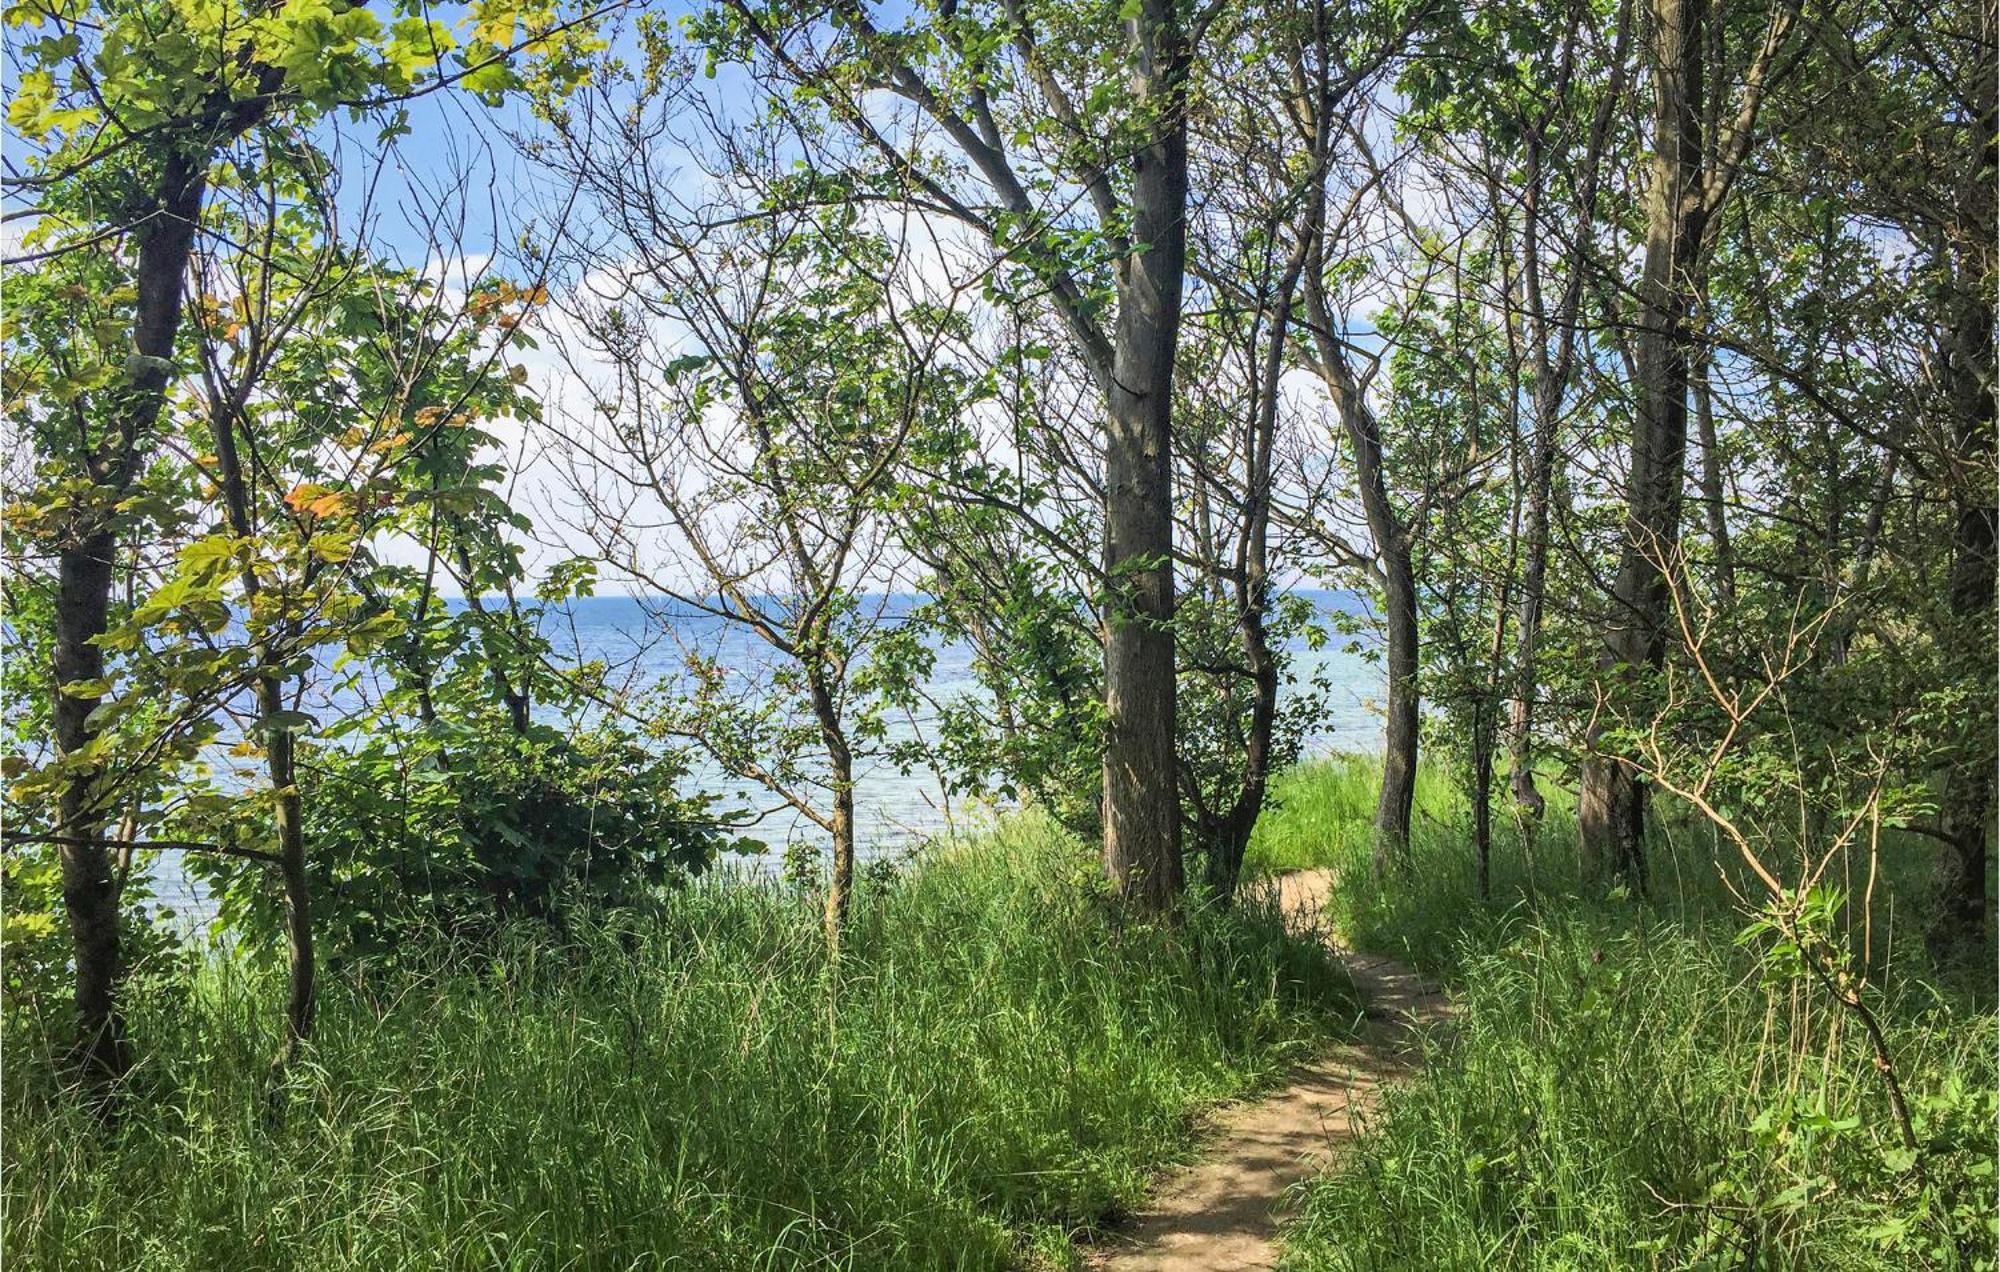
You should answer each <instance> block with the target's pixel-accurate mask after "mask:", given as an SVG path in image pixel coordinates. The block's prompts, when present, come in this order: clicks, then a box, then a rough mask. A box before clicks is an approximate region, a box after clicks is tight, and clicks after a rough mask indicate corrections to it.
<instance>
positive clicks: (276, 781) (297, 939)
mask: <svg viewBox="0 0 2000 1272" xmlns="http://www.w3.org/2000/svg"><path fill="white" fill-rule="evenodd" d="M268 657H269V651H260V652H259V655H258V659H259V661H260V662H261V661H265V660H266V659H268ZM284 709H285V701H284V686H283V682H282V681H281V680H280V679H279V678H278V677H277V676H275V675H266V676H260V677H259V678H258V681H257V711H258V714H259V715H260V716H262V717H263V719H264V721H265V734H264V762H265V772H266V773H268V774H269V776H270V779H271V790H272V792H273V796H272V798H273V801H274V803H273V808H272V817H273V821H274V822H275V825H276V830H277V836H278V873H279V875H280V876H281V877H282V878H283V880H284V885H285V955H286V959H287V961H288V964H289V966H290V977H289V982H288V984H289V989H288V993H287V996H286V1000H285V1042H284V1046H283V1048H282V1049H281V1050H280V1051H279V1053H278V1059H277V1064H278V1065H279V1066H280V1067H282V1066H283V1065H285V1064H287V1063H289V1062H290V1060H291V1059H292V1057H294V1056H296V1055H297V1054H298V1051H299V1048H300V1047H301V1046H302V1045H304V1044H305V1042H306V1041H307V1040H308V1039H310V1038H311V1037H312V1032H313V1016H314V1009H315V1006H316V1004H317V1002H318V990H317V980H318V976H317V965H316V962H315V959H314V956H313V929H312V887H311V885H310V883H309V882H308V881H307V878H306V841H305V823H304V806H303V802H302V801H301V799H300V797H299V786H298V780H299V775H298V765H297V761H296V755H297V747H296V735H295V734H294V733H293V732H292V730H290V729H277V728H273V727H272V721H274V720H275V719H276V718H277V717H278V714H279V713H280V712H282V711H283V710H284Z"/></svg>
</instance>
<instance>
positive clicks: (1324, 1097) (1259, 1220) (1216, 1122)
mask: <svg viewBox="0 0 2000 1272" xmlns="http://www.w3.org/2000/svg"><path fill="white" fill-rule="evenodd" d="M1276 882H1277V886H1278V889H1279V898H1280V901H1281V903H1282V904H1283V907H1284V910H1285V913H1286V914H1287V915H1288V916H1290V918H1291V920H1292V922H1293V923H1294V924H1295V925H1297V926H1299V927H1301V928H1311V929H1315V930H1318V931H1319V932H1320V933H1321V934H1322V936H1323V937H1324V938H1325V939H1326V940H1328V941H1330V942H1332V941H1335V940H1336V937H1335V934H1334V933H1333V932H1332V930H1331V928H1330V926H1329V925H1328V924H1327V922H1326V920H1325V918H1324V915H1323V910H1324V906H1325V901H1326V897H1327V894H1328V892H1329V891H1330V889H1331V887H1332V883H1333V876H1332V874H1331V873H1330V872H1328V871H1325V870H1301V871H1296V872H1293V873H1290V874H1286V875H1283V876H1281V877H1280V878H1279V879H1278V880H1277V881H1276ZM1335 948H1336V950H1337V951H1338V953H1339V955H1340V959H1341V962H1342V963H1343V964H1344V965H1345V966H1346V968H1347V972H1348V975H1349V976H1351V977H1352V978H1353V980H1354V987H1355V989H1356V990H1358V991H1359V992H1360V994H1361V997H1362V1000H1363V1002H1364V1003H1366V1005H1367V1015H1368V1023H1367V1027H1366V1028H1365V1029H1364V1030H1363V1031H1362V1034H1361V1036H1360V1037H1359V1038H1358V1039H1356V1040H1355V1041H1354V1042H1352V1043H1346V1044H1343V1045H1340V1046H1337V1047H1334V1048H1333V1049H1331V1050H1329V1051H1327V1052H1325V1053H1324V1054H1322V1055H1320V1056H1319V1057H1318V1058H1316V1059H1315V1060H1313V1061H1312V1062H1310V1063H1308V1064H1306V1065H1304V1066H1302V1067H1301V1068H1299V1069H1298V1070H1297V1071H1296V1072H1294V1073H1293V1074H1292V1076H1291V1080H1290V1081H1289V1083H1288V1084H1287V1085H1286V1086H1285V1087H1283V1088H1282V1089H1281V1090H1279V1091H1276V1092H1275V1093H1273V1094H1271V1095H1270V1096H1269V1097H1267V1098H1265V1099H1262V1100H1258V1101H1256V1102H1254V1103H1246V1104H1240V1105H1233V1106H1230V1107H1228V1108H1225V1109H1223V1110H1221V1111H1220V1112H1218V1113H1217V1114H1216V1115H1215V1116H1214V1118H1213V1119H1211V1122H1210V1125H1209V1128H1208V1133H1207V1134H1206V1135H1205V1136H1204V1140H1205V1144H1204V1149H1203V1152H1202V1155H1201V1157H1200V1159H1199V1160H1197V1161H1196V1162H1194V1163H1193V1164H1192V1165H1191V1166H1189V1167H1188V1168H1187V1169H1185V1170H1183V1171H1181V1172H1180V1173H1178V1174H1176V1175H1173V1176H1170V1177H1169V1178H1168V1179H1167V1180H1165V1181H1164V1182H1163V1184H1162V1185H1161V1187H1160V1189H1159V1190H1158V1191H1157V1192H1156V1193H1155V1194H1154V1197H1153V1200H1152V1204H1151V1205H1150V1206H1149V1207H1148V1208H1147V1209H1145V1210H1144V1211H1142V1212H1140V1213H1139V1214H1137V1215H1135V1216H1134V1217H1133V1218H1132V1220H1131V1221H1130V1222H1129V1223H1128V1224H1126V1225H1125V1226H1124V1228H1123V1229H1122V1230H1121V1231H1119V1232H1118V1233H1117V1234H1115V1235H1114V1236H1112V1237H1111V1238H1109V1239H1108V1240H1107V1241H1106V1243H1105V1245H1104V1246H1103V1247H1102V1248H1101V1249H1100V1250H1099V1252H1098V1253H1097V1255H1096V1257H1095V1258H1094V1260H1093V1261H1092V1267H1093V1268H1095V1269H1097V1270H1098V1272H1241V1270H1247V1269H1253V1268H1270V1267H1273V1266H1275V1265H1276V1263H1277V1259H1278V1232H1279V1228H1280V1226H1281V1225H1282V1223H1283V1222H1284V1220H1285V1217H1286V1214H1285V1212H1286V1209H1287V1206H1288V1204H1289V1203H1290V1202H1291V1201H1292V1200H1293V1197H1294V1194H1293V1191H1292V1190H1293V1185H1295V1184H1297V1183H1299V1182H1300V1181H1302V1180H1305V1179H1307V1178H1310V1177H1312V1176H1314V1175H1316V1174H1318V1173H1319V1172H1320V1171H1321V1170H1323V1169H1324V1168H1325V1165H1326V1162H1327V1160H1328V1159H1329V1158H1330V1157H1331V1156H1332V1155H1333V1154H1335V1153H1338V1152H1339V1151H1340V1149H1341V1146H1342V1144H1344V1143H1345V1142H1347V1141H1348V1140H1350V1139H1352V1138H1353V1137H1354V1136H1355V1135H1356V1134H1357V1133H1358V1131H1359V1129H1360V1126H1361V1123H1362V1121H1363V1120H1364V1119H1365V1118H1366V1116H1367V1115H1368V1113H1369V1112H1370V1111H1371V1110H1373V1109H1374V1108H1375V1107H1376V1105H1377V1104H1378V1103H1379V1102H1380V1100H1381V1092H1382V1089H1383V1087H1384V1086H1385V1085H1387V1084H1389V1083H1392V1082H1396V1081H1398V1080H1400V1079H1402V1078H1405V1077H1407V1076H1409V1075H1410V1072H1411V1069H1410V1059H1409V1053H1410V1043H1411V1042H1412V1040H1413V1037H1414V1034H1415V1032H1416V1031H1417V1030H1419V1029H1421V1028H1423V1027H1425V1026H1427V1025H1429V1024H1432V1023H1434V1022H1436V1021H1438V1020H1441V1019H1443V1018H1444V1016H1445V1015H1446V1013H1447V1012H1448V1010H1449V1008H1448V1005H1447V1003H1446V1001H1445V998H1444V995H1443V994H1441V993H1439V992H1438V991H1437V990H1436V989H1435V988H1433V987H1431V986H1430V985H1429V984H1428V983H1427V982H1426V981H1425V980H1424V979H1423V978H1422V977H1421V976H1420V975H1418V973H1417V972H1415V971H1414V970H1412V969H1411V968H1409V967H1407V966H1405V965H1403V964H1402V963H1399V962H1397V961H1395V960H1394V959H1388V958H1381V957H1377V956H1375V955H1372V954H1361V953H1357V952H1354V951H1352V950H1348V949H1345V948H1343V947H1341V946H1339V945H1338V944H1336V946H1335Z"/></svg>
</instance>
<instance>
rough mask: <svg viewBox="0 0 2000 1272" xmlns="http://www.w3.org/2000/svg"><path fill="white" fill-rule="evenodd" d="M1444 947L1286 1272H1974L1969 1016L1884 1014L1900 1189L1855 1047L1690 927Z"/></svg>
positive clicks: (1976, 1137)
mask: <svg viewBox="0 0 2000 1272" xmlns="http://www.w3.org/2000/svg"><path fill="white" fill-rule="evenodd" d="M1496 938H1497V939H1496ZM1467 941H1468V944H1467V947H1466V948H1464V949H1463V950H1461V951H1460V952H1459V953H1458V955H1457V957H1456V962H1457V963H1458V966H1459V971H1458V974H1457V975H1456V977H1455V978H1454V980H1453V983H1452V985H1453V990H1454V994H1455V997H1456V1001H1457V1003H1458V1013H1459V1014H1458V1018H1457V1019H1456V1021H1455V1022H1454V1023H1453V1025H1452V1026H1451V1028H1450V1030H1449V1031H1448V1032H1447V1033H1444V1034H1441V1035H1440V1036H1439V1037H1437V1038H1436V1039H1434V1040H1433V1041H1432V1044H1431V1045H1430V1046H1429V1047H1427V1048H1426V1050H1425V1052H1424V1055H1423V1058H1422V1062H1423V1064H1424V1066H1425V1077H1424V1078H1423V1080H1422V1081H1420V1082H1419V1083H1417V1084H1415V1085H1413V1086H1411V1087H1410V1088H1408V1089H1407V1090H1401V1091H1394V1092H1391V1093H1390V1094H1389V1096H1388V1097H1387V1104H1386V1108H1385V1109H1384V1112H1383V1114H1382V1116H1381V1119H1380V1121H1379V1123H1378V1124H1377V1125H1376V1127H1375V1128H1374V1130H1373V1132H1372V1133H1371V1134H1370V1135H1369V1136H1367V1137H1365V1138H1364V1139H1363V1140H1361V1141H1359V1142H1358V1143H1357V1144H1356V1146H1355V1151H1354V1153H1353V1154H1352V1155H1351V1156H1350V1157H1349V1158H1348V1159H1347V1160H1346V1161H1345V1162H1344V1163H1343V1166H1342V1168H1341V1169H1340V1170H1339V1171H1338V1172H1337V1173H1335V1174H1333V1175H1330V1176H1328V1177H1327V1178H1325V1179H1324V1180H1322V1181H1321V1182H1319V1183H1318V1184H1316V1185H1315V1186H1314V1188H1313V1189H1312V1190H1311V1192H1310V1193H1309V1194H1308V1197H1307V1203H1306V1209H1305V1215H1304V1217H1303V1219H1302V1220H1301V1222H1300V1225H1299V1226H1298V1228H1297V1229H1295V1231H1294V1235H1293V1238H1292V1247H1291V1251H1290V1255H1289V1257H1288V1260H1287V1263H1286V1266H1287V1267H1290V1268H1297V1269H1322V1268H1323V1269H1361V1268H1405V1267H1466V1266H1472V1265H1475V1264H1499V1265H1502V1266H1509V1267H1536V1268H1544V1267H1546V1268H1556V1267H1561V1268H1606V1269H1610V1268H1628V1267H1633V1266H1651V1267H1698V1268H1718V1269H1719V1268H1725V1267H1743V1266H1759V1267H1763V1266H1770V1267H1811V1268H1880V1267H1933V1268H1951V1267H1963V1268H1975V1267H1986V1266H1990V1265H1991V1263H1992V1261H1993V1254H1994V1242H1995V1232H1994V1227H1993V1222H1994V1221H1993V1216H1992V1213H1991V1201H1992V1189H1993V1170H1994V1149H1993V1143H1992V1123H1993V1118H1994V1116H1995V1112H1996V1107H1995V1100H1994V1092H1993V1089H1992V1086H1991V1083H1990V1081H1989V1080H1987V1079H1980V1080H1978V1081H1977V1083H1976V1084H1969V1083H1968V1081H1967V1075H1969V1074H1976V1073H1984V1072H1986V1070H1987V1067H1988V1066H1987V1056H1988V1053H1989V1052H1990V1049H1991V1048H1990V1041H1991V1035H1992V1030H1993V1025H1994V1022H1993V1017H1992V1016H1991V1015H1983V1014H1977V1013H1965V1012H1963V1011H1960V1010H1955V1009H1954V1007H1953V1005H1952V1004H1951V1003H1949V1002H1946V1001H1941V1000H1938V999H1935V998H1933V997H1931V995H1930V994H1929V993H1928V992H1926V991H1924V990H1923V989H1921V988H1914V987H1913V991H1912V994H1911V998H1910V1001H1908V1002H1906V1003H1905V1004H1904V1006H1903V1009H1902V1010H1901V1011H1900V1012H1899V1013H1898V1020H1897V1023H1896V1026H1895V1028H1894V1030H1893V1032H1892V1035H1891V1036H1892V1042H1893V1044H1894V1045H1895V1047H1896V1052H1897V1056H1898V1060H1899V1064H1900V1066H1901V1068H1902V1071H1903V1073H1904V1076H1905V1079H1906V1081H1908V1082H1910V1083H1911V1084H1913V1085H1914V1086H1915V1087H1916V1088H1917V1089H1919V1090H1921V1091H1923V1092H1924V1095H1923V1096H1922V1097H1921V1098H1920V1100H1919V1108H1920V1109H1921V1112H1920V1113H1919V1115H1918V1121H1919V1125H1920V1128H1921V1130H1920V1134H1921V1135H1922V1137H1923V1139H1924V1141H1925V1152H1926V1162H1927V1166H1926V1173H1925V1175H1924V1176H1923V1177H1921V1178H1917V1177H1913V1176H1912V1175H1911V1174H1909V1172H1908V1169H1907V1168H1908V1164H1909V1163H1908V1155H1907V1154H1906V1153H1905V1152H1904V1151H1903V1149H1902V1147H1901V1143H1900V1140H1899V1139H1898V1137H1897V1135H1896V1132H1895V1129H1894V1127H1893V1125H1892V1123H1891V1122H1890V1120H1889V1114H1888V1110H1887V1108H1886V1105H1885V1102H1884V1101H1883V1099H1882V1097H1881V1088H1880V1084H1879V1082H1878V1080H1877V1078H1876V1075H1875V1073H1874V1071H1873V1066H1872V1064H1871V1063H1870V1062H1869V1060H1868V1058H1867V1055H1866V1052H1865V1049H1864V1048H1863V1047H1862V1046H1861V1044H1860V1041H1859V1039H1858V1038H1857V1037H1856V1036H1855V1035H1856V1034H1857V1033H1858V1031H1857V1030H1855V1029H1853V1028H1852V1026H1851V1025H1849V1026H1846V1027H1844V1028H1843V1027H1842V1026H1841V1025H1840V1024H1839V1022H1838V1021H1837V1020H1836V1019H1835V1018H1834V1017H1835V1012H1834V1010H1833V1009H1831V1008H1830V1007H1821V1008H1819V1009H1816V1010H1811V1011H1806V1012H1797V1011H1794V1010H1790V1009H1788V1006H1789V1004H1790V1002H1791V1001H1792V1000H1790V998H1789V995H1788V994H1786V993H1784V992H1777V993H1773V992H1769V991H1766V990H1762V989H1759V988H1757V987H1756V984H1755V982H1754V981H1750V982H1746V981H1745V979H1744V976H1743V971H1744V968H1743V965H1742V960H1741V959H1740V958H1739V957H1736V956H1735V955H1734V951H1732V949H1731V947H1730V944H1729V942H1728V940H1727V939H1726V936H1725V934H1724V933H1722V932H1720V931H1718V930H1716V929H1715V928H1714V927H1713V926H1712V925H1711V926H1710V927H1709V928H1707V929H1706V930H1704V929H1701V928H1689V927H1683V926H1680V925H1674V924H1667V925H1663V926H1648V925H1646V924H1644V923H1640V922H1635V921H1633V919H1632V918H1630V917H1622V918H1621V917H1619V916H1615V915H1611V914H1602V913H1600V914H1589V913H1574V912H1572V913H1568V914H1562V915H1552V916H1550V917H1548V918H1545V919H1541V920H1535V919H1531V918H1529V917H1527V916H1525V915H1517V916H1516V917H1515V919H1514V920H1513V921H1510V922H1507V923H1504V924H1501V925H1499V926H1498V927H1497V928H1495V929H1493V930H1491V931H1488V932H1481V933H1479V934H1478V935H1477V936H1473V937H1468V938H1467ZM1829 1031H1831V1032H1832V1034H1833V1035H1834V1036H1836V1037H1837V1038H1838V1044H1837V1045H1835V1046H1833V1047H1832V1048H1831V1049H1829V1048H1828V1047H1827V1046H1826V1044H1825V1040H1826V1038H1827V1037H1828V1036H1829Z"/></svg>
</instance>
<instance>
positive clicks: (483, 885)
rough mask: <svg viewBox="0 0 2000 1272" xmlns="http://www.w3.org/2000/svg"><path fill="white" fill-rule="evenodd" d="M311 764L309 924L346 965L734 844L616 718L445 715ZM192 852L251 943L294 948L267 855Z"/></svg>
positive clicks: (626, 891)
mask: <svg viewBox="0 0 2000 1272" xmlns="http://www.w3.org/2000/svg"><path fill="white" fill-rule="evenodd" d="M301 769H302V771H303V772H304V774H305V775H306V780H305V781H304V783H303V786H302V794H303V797H304V799H303V802H304V806H305V815H306V828H305V829H306V844H307V854H306V855H307V868H308V875H309V880H310V883H311V886H312V892H313V914H314V925H315V929H316V932H317V935H318V940H319V944H320V951H321V955H322V957H323V958H324V959H325V961H326V962H327V963H328V964H329V965H331V966H336V967H337V966H339V965H340V964H342V963H344V962H347V961H353V960H360V961H366V962H369V963H372V964H377V965H379V964H383V963H388V962H394V961H398V960H403V959H407V958H409V957H411V956H412V955H413V954H414V953H416V952H417V951H419V950H421V949H423V947H424V946H426V945H428V944H430V943H433V942H436V941H438V940H444V941H446V942H448V943H451V942H455V943H459V944H469V945H474V946H478V945H482V944H486V943H489V942H490V941H491V940H492V939H493V938H494V937H495V936H496V934H497V933H498V932H499V931H500V930H501V929H502V928H503V927H504V926H505V925H506V924H507V923H509V922H510V921H513V920H516V919H523V918H530V919H539V920H542V921H544V922H549V923H557V924H560V923H562V922H564V921H566V920H567V918H568V917H569V916H571V915H572V914H576V913H580V912H584V911H593V912H595V911H601V910H604V909H607V908H617V907H620V906H629V905H634V904H640V903H643V902H645V901H647V900H648V899H650V898H651V897H652V896H654V895H655V894H656V892H657V889H658V887H659V885H661V884H663V883H665V882H667V881H669V880H670V879H675V878H684V877H686V876H687V875H688V874H690V873H692V872H695V871H699V870H702V869H705V868H706V867H707V866H708V865H709V864H710V862H711V861H712V860H713V859H714V856H715V853H716V851H717V849H718V848H719V846H720V845H721V843H722V840H723V836H722V834H721V832H720V830H719V829H718V828H717V826H716V824H715V822H714V819H713V818H712V817H710V816H709V814H708V812H707V808H708V803H709V801H708V800H706V799H703V798H700V797H692V796H683V795H681V794H679V793H678V789H677V787H678V784H679V783H680V781H681V780H682V778H683V777H684V776H685V768H684V765H683V763H682V762H681V760H680V759H679V758H678V757H677V756H676V755H674V754H672V753H666V754H656V753H653V752H649V751H647V750H646V749H644V748H642V747H641V746H639V745H638V744H637V743H636V742H635V741H633V740H632V739H630V738H629V737H626V736H625V735H623V734H621V733H619V732H617V731H614V730H611V729H608V728H599V729H595V730H588V731H584V732H581V733H578V734H576V735H574V736H570V735H565V734H562V733H559V732H558V731H556V730H554V729H551V728H547V727H544V726H539V725H537V726H535V727H533V728H531V729H530V731H529V732H528V733H527V734H526V735H517V734H515V733H513V732H512V731H510V730H507V729H505V728H501V727H496V726H494V725H493V723H492V722H491V721H483V722H481V721H474V722H473V723H471V724H467V725H464V726H459V727H452V726H448V725H439V726H434V727H433V728H432V729H431V730H430V731H428V732H424V733H420V734H419V735H417V736H414V737H405V738H395V739H391V740H384V739H383V738H382V736H381V735H370V736H369V737H368V738H367V739H366V741H365V742H364V743H363V744H362V745H360V746H359V747H357V748H355V749H353V750H346V749H342V748H340V747H338V746H321V747H318V748H315V749H314V750H313V751H312V752H311V753H310V754H309V755H307V756H306V757H304V762H303V763H302V764H301ZM251 829H252V830H253V831H254V830H255V829H256V825H255V823H252V824H251ZM239 833H240V829H239ZM190 864H191V865H192V866H194V867H196V868H197V869H199V870H200V871H201V872H202V873H203V875H204V876H205V877H206V879H207V880H208V882H209V886H210V887H211V888H212V890H213V892H214V894H215V896H216V898H217V901H218V903H219V909H220V912H221V915H222V918H223V919H224V920H225V922H226V923H227V924H228V925H229V926H230V927H231V928H232V929H233V930H235V931H237V932H239V933H242V934H244V935H245V936H247V937H248V938H250V941H251V944H252V947H253V948H254V949H257V950H260V951H276V950H278V949H280V948H282V933H283V925H284V910H283V898H282V894H281V893H280V891H279V889H278V887H277V881H276V880H275V879H274V878H272V877H271V875H270V872H269V871H268V870H267V869H266V868H265V867H264V866H262V865H261V864H258V863H249V864H246V863H244V862H241V861H238V860H232V859H230V858H226V857H205V858H200V859H197V860H195V861H191V862H190Z"/></svg>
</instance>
